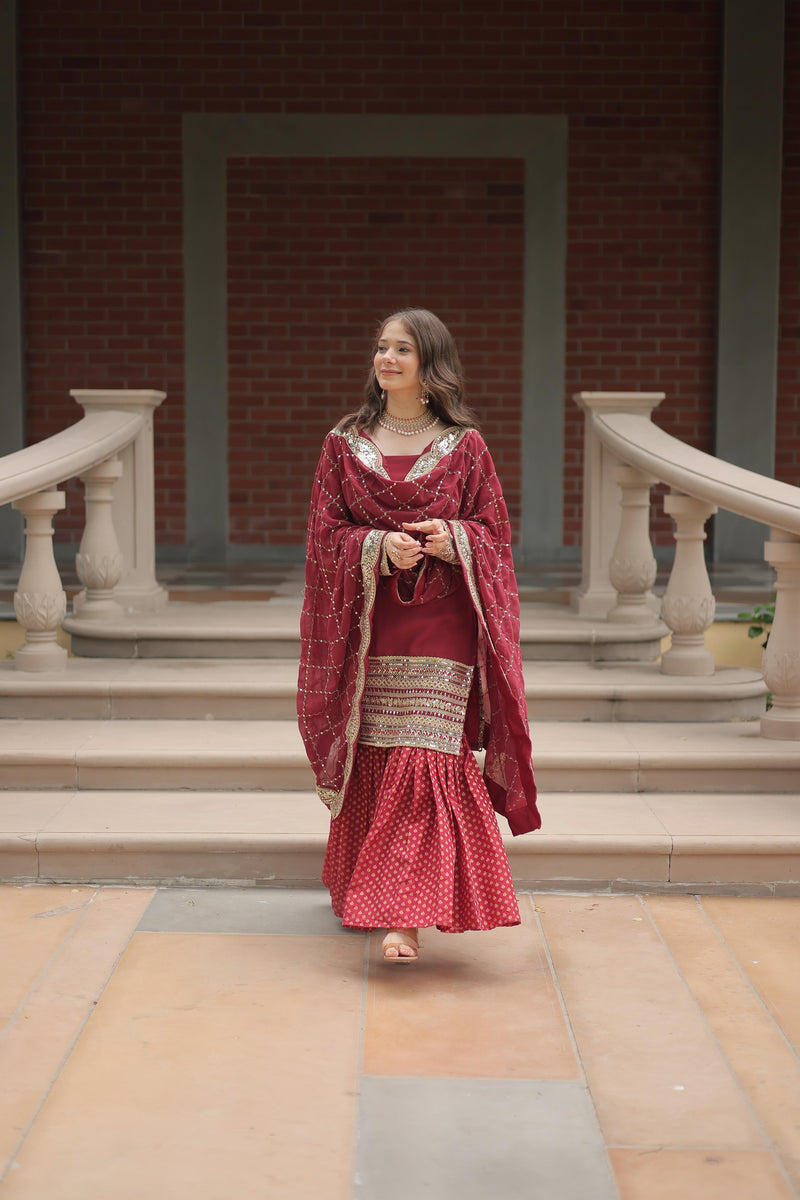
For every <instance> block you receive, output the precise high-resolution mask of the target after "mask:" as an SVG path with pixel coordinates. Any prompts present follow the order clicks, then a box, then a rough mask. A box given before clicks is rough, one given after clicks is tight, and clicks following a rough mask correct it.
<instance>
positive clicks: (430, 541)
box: [403, 518, 456, 562]
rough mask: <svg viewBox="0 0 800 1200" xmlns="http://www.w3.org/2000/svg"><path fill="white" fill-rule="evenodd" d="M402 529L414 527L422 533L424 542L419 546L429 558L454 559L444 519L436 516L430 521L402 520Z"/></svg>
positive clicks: (449, 534) (454, 555) (453, 550)
mask: <svg viewBox="0 0 800 1200" xmlns="http://www.w3.org/2000/svg"><path fill="white" fill-rule="evenodd" d="M403 529H414V530H416V531H417V533H421V534H424V536H425V544H424V545H423V546H422V547H421V549H422V553H423V554H427V555H428V556H429V557H431V558H441V559H443V560H444V561H445V562H455V561H456V554H455V549H454V547H453V538H452V535H451V533H450V530H449V528H448V526H447V525H445V523H444V521H439V520H438V519H436V518H434V519H433V520H432V521H414V522H411V521H404V522H403Z"/></svg>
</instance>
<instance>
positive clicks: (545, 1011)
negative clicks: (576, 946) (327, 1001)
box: [363, 896, 578, 1079]
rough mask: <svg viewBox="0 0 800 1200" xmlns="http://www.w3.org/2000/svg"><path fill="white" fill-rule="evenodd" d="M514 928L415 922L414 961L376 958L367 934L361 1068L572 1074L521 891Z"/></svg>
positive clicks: (376, 941) (574, 1068)
mask: <svg viewBox="0 0 800 1200" xmlns="http://www.w3.org/2000/svg"><path fill="white" fill-rule="evenodd" d="M520 911H521V913H522V919H523V925H522V926H516V927H513V928H511V929H493V930H491V931H490V932H487V933H460V934H448V933H439V932H438V931H437V930H435V929H425V930H423V931H422V936H421V955H420V961H419V962H417V963H413V964H408V965H405V964H404V965H403V966H395V965H391V964H386V963H384V962H382V961H381V959H380V943H381V936H380V935H379V934H373V936H372V943H373V944H372V956H371V962H370V976H369V990H368V997H367V1018H366V1029H365V1035H364V1066H363V1070H364V1073H365V1074H370V1075H425V1076H440V1075H448V1076H471V1077H476V1078H478V1077H480V1078H496V1079H519V1078H524V1079H577V1078H578V1065H577V1063H576V1061H575V1054H574V1051H573V1049H572V1045H571V1043H570V1039H569V1033H568V1030H567V1026H566V1023H565V1021H564V1016H563V1013H562V1011H561V1006H560V1004H559V1000H558V995H557V993H556V990H555V987H554V985H553V981H552V975H551V971H550V968H549V965H548V962H547V958H546V955H545V953H544V948H543V945H542V939H541V935H540V933H539V930H538V928H537V926H536V922H535V920H534V916H533V912H532V909H531V904H530V897H527V896H522V897H520Z"/></svg>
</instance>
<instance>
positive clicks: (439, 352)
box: [337, 308, 478, 433]
mask: <svg viewBox="0 0 800 1200" xmlns="http://www.w3.org/2000/svg"><path fill="white" fill-rule="evenodd" d="M390 321H400V322H402V324H403V325H404V326H405V329H406V332H407V333H408V334H409V336H410V337H411V338H413V340H414V343H415V345H416V347H417V353H418V354H419V364H420V365H419V373H420V382H421V386H422V387H424V389H425V392H426V394H427V397H428V411H429V412H431V413H434V414H435V415H436V416H437V417H438V418H439V420H440V421H443V422H444V424H445V425H459V426H462V427H464V428H470V429H477V428H478V424H477V421H476V419H475V414H474V413H473V411H472V409H470V408H469V407H468V406H467V405H466V404H465V403H464V375H463V372H462V370H461V361H460V359H459V357H458V350H457V349H456V343H455V341H454V339H453V335H452V334H451V332H450V330H449V329H448V328H447V326H446V325H445V324H444V323H443V322H442V321H440V320H439V318H438V317H437V316H436V314H435V313H432V312H429V311H428V309H427V308H403V309H401V310H400V312H396V313H392V315H391V316H390V317H387V318H386V319H385V320H384V321H381V324H380V326H379V328H378V331H377V334H376V336H375V343H374V348H373V352H372V357H373V358H374V357H375V353H376V351H377V348H378V343H379V342H380V340H381V338H382V336H383V331H384V329H385V328H386V326H387V325H388V324H389V322H390ZM385 408H386V400H385V399H384V396H383V392H382V390H381V387H380V384H379V383H378V379H377V376H376V375H375V368H374V366H371V367H370V373H369V378H368V379H367V385H366V387H365V389H364V401H363V403H362V405H361V408H359V409H358V411H357V412H352V413H349V414H348V415H347V416H346V417H343V418H342V420H341V421H340V422H339V424H338V426H337V428H338V429H341V430H345V429H350V428H352V426H354V425H355V426H357V427H358V428H359V429H363V430H364V431H365V433H370V432H371V430H373V429H374V428H375V426H376V424H377V422H378V417H380V416H381V414H382V413H383V412H384V410H385Z"/></svg>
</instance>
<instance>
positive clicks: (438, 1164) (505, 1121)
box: [353, 1077, 618, 1200]
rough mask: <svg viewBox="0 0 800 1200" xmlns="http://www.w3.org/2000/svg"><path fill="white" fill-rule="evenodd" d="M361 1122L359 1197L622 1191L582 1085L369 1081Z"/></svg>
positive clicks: (597, 1195) (434, 1198)
mask: <svg viewBox="0 0 800 1200" xmlns="http://www.w3.org/2000/svg"><path fill="white" fill-rule="evenodd" d="M359 1125H360V1135H361V1136H360V1139H359V1146H358V1157H357V1160H356V1183H355V1189H354V1193H353V1195H354V1197H355V1198H356V1200H374V1198H375V1197H380V1200H409V1195H410V1194H411V1195H413V1196H414V1197H415V1198H416V1197H420V1198H422V1197H429V1198H430V1200H485V1198H486V1197H487V1196H496V1197H498V1198H499V1197H503V1198H504V1200H512V1198H515V1197H523V1196H524V1197H526V1198H527V1197H531V1196H533V1197H542V1198H543V1200H544V1197H558V1200H586V1198H587V1197H589V1196H590V1197H591V1198H592V1200H616V1197H617V1194H618V1193H617V1189H616V1186H615V1184H614V1180H613V1176H612V1174H611V1169H610V1166H609V1163H608V1158H607V1154H606V1149H605V1145H604V1143H603V1138H602V1135H601V1133H600V1129H599V1126H598V1124H597V1117H596V1115H595V1113H594V1110H593V1108H592V1102H591V1099H590V1097H589V1095H588V1094H587V1092H586V1089H585V1088H584V1086H583V1084H581V1083H566V1082H561V1081H542V1082H536V1081H533V1080H505V1079H504V1080H496V1079H403V1078H376V1077H372V1078H370V1077H367V1078H365V1079H364V1081H363V1083H362V1092H361V1105H360V1122H359ZM389 1131H391V1135H388V1134H389ZM387 1135H388V1136H387ZM409 1152H410V1153H409ZM567 1163H569V1169H568V1170H566V1169H565V1167H566V1164H567ZM412 1164H413V1165H412ZM412 1181H413V1182H412ZM410 1188H411V1189H412V1190H411V1192H410V1191H409V1189H410Z"/></svg>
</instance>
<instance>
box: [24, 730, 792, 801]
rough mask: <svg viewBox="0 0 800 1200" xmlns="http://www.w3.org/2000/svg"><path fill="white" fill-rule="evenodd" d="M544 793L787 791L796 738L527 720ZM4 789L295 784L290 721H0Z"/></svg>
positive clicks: (298, 751) (301, 763)
mask: <svg viewBox="0 0 800 1200" xmlns="http://www.w3.org/2000/svg"><path fill="white" fill-rule="evenodd" d="M533 744H534V763H535V766H536V774H537V779H538V782H539V786H540V787H541V788H542V789H543V790H544V791H548V792H569V791H583V792H589V791H590V792H628V793H634V792H667V791H686V792H708V793H738V794H741V793H745V792H770V793H775V792H791V793H794V794H795V795H797V793H798V791H799V790H800V742H777V741H771V740H768V739H766V738H762V737H761V736H760V732H759V723H758V722H757V721H749V722H727V723H724V724H723V723H706V724H700V723H697V722H691V723H686V722H672V723H668V722H658V723H650V724H648V723H644V722H641V723H634V722H613V723H604V724H601V723H599V722H598V723H591V722H583V723H561V722H538V723H537V724H536V725H535V726H534V730H533ZM0 778H1V779H2V781H3V786H4V787H5V788H15V789H23V788H24V789H43V788H47V789H50V788H56V789H79V790H98V789H99V790H106V789H113V790H115V791H119V790H136V791H148V790H179V789H189V790H193V791H210V790H224V791H226V792H230V791H275V790H279V791H306V790H308V789H309V788H311V786H312V779H311V772H310V768H309V766H308V763H307V760H306V757H305V753H304V751H303V747H302V743H301V741H300V735H299V733H298V730H297V725H296V723H295V722H294V721H245V720H242V721H53V720H47V721H45V720H43V721H31V720H27V721H26V720H6V721H3V722H0Z"/></svg>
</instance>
